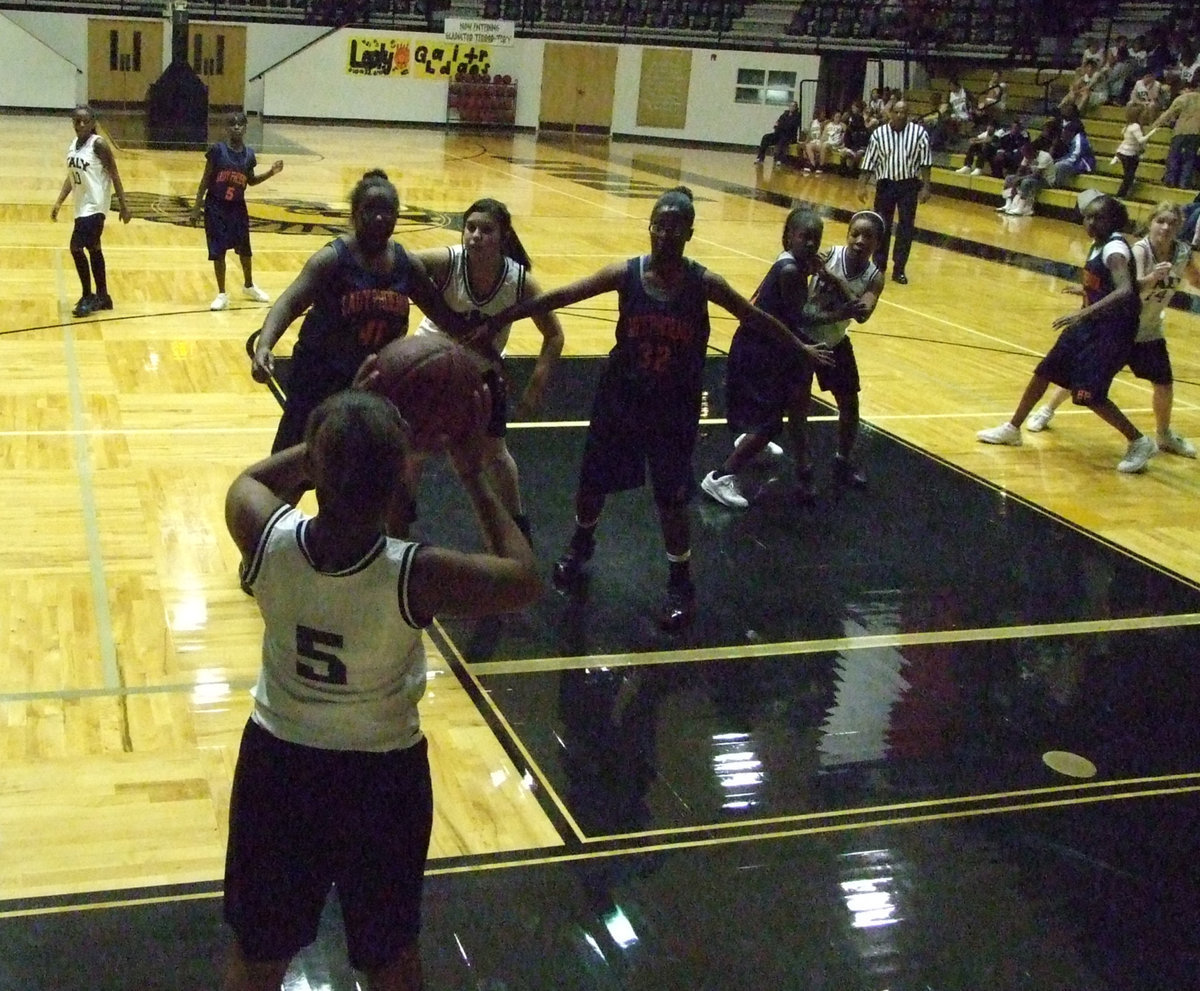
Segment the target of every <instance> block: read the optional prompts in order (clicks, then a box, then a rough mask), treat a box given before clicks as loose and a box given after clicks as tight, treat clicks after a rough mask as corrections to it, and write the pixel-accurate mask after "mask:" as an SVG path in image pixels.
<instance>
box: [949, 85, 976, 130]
mask: <svg viewBox="0 0 1200 991" xmlns="http://www.w3.org/2000/svg"><path fill="white" fill-rule="evenodd" d="M946 102H947V103H948V104H949V105H950V116H949V117H948V118H947V120H946V125H947V129H948V130H949V132H950V134H951V136H952V137H958V135H959V134H961V133H962V131H963V129H964V128H965V127H966V126H967V125H968V124H970V122H971V94H970V93H968V92H967V91H966V89H965V88H964V87H963V84H962V83H960V82H959V81H958V79H957V78H956V77H955V76H951V77H950V86H949V88H948V89H947V90H946Z"/></svg>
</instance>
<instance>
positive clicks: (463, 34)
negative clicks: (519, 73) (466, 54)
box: [445, 17, 517, 48]
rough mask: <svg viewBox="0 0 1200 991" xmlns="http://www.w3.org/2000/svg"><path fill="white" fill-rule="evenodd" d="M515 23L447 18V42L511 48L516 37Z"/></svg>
mask: <svg viewBox="0 0 1200 991" xmlns="http://www.w3.org/2000/svg"><path fill="white" fill-rule="evenodd" d="M516 33H517V24H516V22H515V21H480V20H473V19H470V18H466V17H447V18H446V26H445V36H446V40H447V41H448V42H450V43H452V44H453V43H454V42H459V43H460V44H461V43H463V42H466V43H467V44H468V45H491V46H492V47H493V48H511V47H512V46H513V39H514V38H515V37H516Z"/></svg>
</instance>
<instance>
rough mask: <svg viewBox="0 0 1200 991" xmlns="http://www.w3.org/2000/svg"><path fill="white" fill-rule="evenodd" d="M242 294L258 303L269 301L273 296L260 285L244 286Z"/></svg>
mask: <svg viewBox="0 0 1200 991" xmlns="http://www.w3.org/2000/svg"><path fill="white" fill-rule="evenodd" d="M242 295H243V296H245V297H246V298H247V299H252V300H254V302H256V303H269V302H271V297H270V296H268V295H267V294H266V293H265V292H263V291H262V290H261V289H259V288H258V286H243V287H242Z"/></svg>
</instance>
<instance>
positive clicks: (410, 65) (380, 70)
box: [346, 35, 492, 79]
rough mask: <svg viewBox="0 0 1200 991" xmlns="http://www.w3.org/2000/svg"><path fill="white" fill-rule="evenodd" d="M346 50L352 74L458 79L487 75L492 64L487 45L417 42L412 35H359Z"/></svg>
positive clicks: (348, 71) (347, 63)
mask: <svg viewBox="0 0 1200 991" xmlns="http://www.w3.org/2000/svg"><path fill="white" fill-rule="evenodd" d="M346 54H347V59H346V72H347V73H349V74H350V75H352V76H395V77H397V78H409V79H454V78H455V77H456V76H458V75H460V74H465V75H468V76H485V75H488V74H489V73H490V72H491V68H492V52H491V49H490V48H489V47H488V46H487V45H475V44H472V45H466V44H442V43H436V42H435V43H426V42H421V43H420V44H416V45H414V44H413V42H412V39H410V38H393V37H384V36H382V35H376V36H370V35H366V36H364V35H357V36H354V37H351V38H350V42H349V45H348V47H347V50H346Z"/></svg>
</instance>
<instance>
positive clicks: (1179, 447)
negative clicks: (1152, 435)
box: [1158, 428, 1196, 458]
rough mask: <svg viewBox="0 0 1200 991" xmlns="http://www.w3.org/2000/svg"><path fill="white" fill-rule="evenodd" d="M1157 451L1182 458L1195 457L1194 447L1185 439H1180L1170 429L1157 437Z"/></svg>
mask: <svg viewBox="0 0 1200 991" xmlns="http://www.w3.org/2000/svg"><path fill="white" fill-rule="evenodd" d="M1158 449H1159V450H1160V451H1165V452H1166V453H1167V454H1178V455H1179V456H1180V457H1184V458H1194V457H1195V456H1196V445H1195V444H1193V443H1192V442H1191V441H1190V440H1188V439H1187V438H1186V437H1180V436H1179V434H1177V433H1175V431H1174V430H1171V429H1170V428H1168V429H1167V431H1166V433H1162V434H1159V435H1158Z"/></svg>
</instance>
